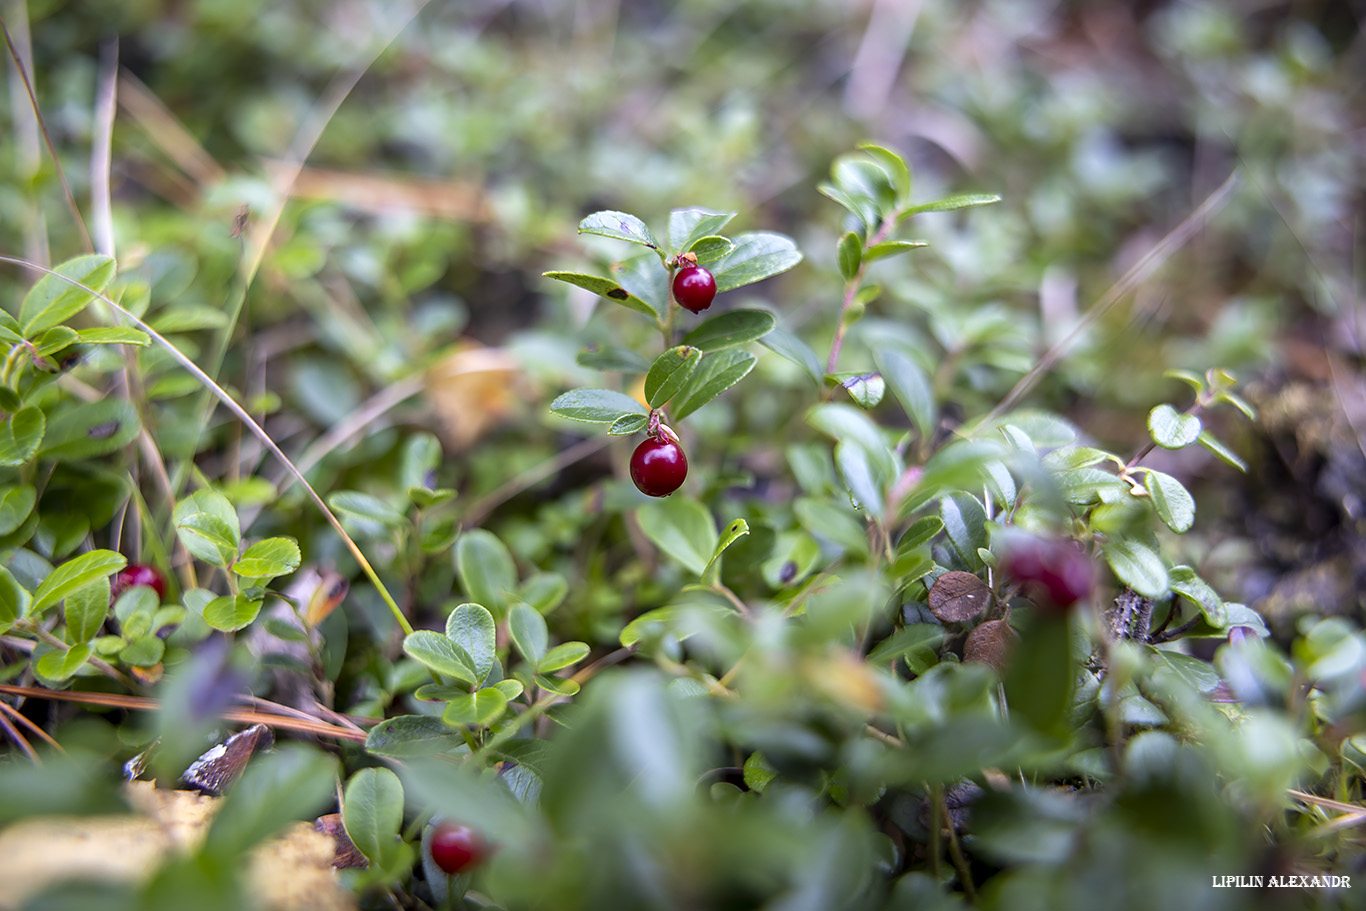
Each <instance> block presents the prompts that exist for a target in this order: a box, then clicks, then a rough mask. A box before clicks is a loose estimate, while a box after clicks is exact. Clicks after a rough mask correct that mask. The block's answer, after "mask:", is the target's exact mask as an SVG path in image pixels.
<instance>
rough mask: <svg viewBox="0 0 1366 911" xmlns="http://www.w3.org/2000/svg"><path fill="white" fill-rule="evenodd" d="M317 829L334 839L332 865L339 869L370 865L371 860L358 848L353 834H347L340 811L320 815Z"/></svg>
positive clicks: (316, 825)
mask: <svg viewBox="0 0 1366 911" xmlns="http://www.w3.org/2000/svg"><path fill="white" fill-rule="evenodd" d="M313 828H314V830H315V831H318V832H321V833H322V834H324V835H326V836H327V837H328V838H331V839H332V843H333V845H335V849H334V851H333V853H332V866H333V867H336V868H337V869H338V870H343V869H345V868H347V867H368V866H370V861H368V860H366V859H365V855H364V854H362V853H360V851H358V850H357V849H356V845H355V842H353V841H351V836H349V835H347V834H346V824H345V823H343V822H342V815H341V814H340V813H328V814H327V815H326V816H319V817H318V819H317V821H316V822H314V823H313Z"/></svg>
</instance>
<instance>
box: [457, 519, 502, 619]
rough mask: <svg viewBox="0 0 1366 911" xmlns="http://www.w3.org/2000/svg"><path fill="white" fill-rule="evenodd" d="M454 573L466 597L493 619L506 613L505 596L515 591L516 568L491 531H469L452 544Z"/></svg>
mask: <svg viewBox="0 0 1366 911" xmlns="http://www.w3.org/2000/svg"><path fill="white" fill-rule="evenodd" d="M455 570H456V572H457V573H458V574H459V575H460V584H461V585H462V586H463V587H464V589H465V594H466V595H468V596H469V599H470V600H471V601H473V602H475V603H476V604H482V605H483V606H484V607H486V608H488V610H489V611H490V612H491V613H492V614H493V615H494V616H495V617H501V616H503V615H504V614H505V613H506V611H507V602H508V595H509V594H510V593H511V592H514V591H516V589H517V565H516V564H515V563H513V562H512V554H511V553H509V552H508V549H507V546H506V545H505V544H503V542H502V541H501V540H499V539H498V536H497V535H495V534H494V533H493V532H491V531H488V530H486V529H483V528H471V529H470V530H469V531H467V532H465V533H464V534H463V535H461V536H460V539H459V540H458V541H456V542H455Z"/></svg>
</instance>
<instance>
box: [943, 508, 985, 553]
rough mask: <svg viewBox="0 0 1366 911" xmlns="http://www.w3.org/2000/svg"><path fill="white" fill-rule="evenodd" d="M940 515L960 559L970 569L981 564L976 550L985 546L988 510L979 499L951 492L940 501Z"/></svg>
mask: <svg viewBox="0 0 1366 911" xmlns="http://www.w3.org/2000/svg"><path fill="white" fill-rule="evenodd" d="M939 518H940V520H941V521H942V522H943V523H944V531H945V532H946V533H947V534H948V536H949V542H950V543H951V544H953V549H954V550H955V551H957V552H958V556H959V558H960V559H962V561H963V562H964V563H965V564H966V565H967V566H969V567H971V568H973V569H977V568H978V567H980V566H981V565H982V558H981V557H980V556H978V554H977V551H978V549H979V548H983V547H986V546H987V530H986V521H987V513H986V510H985V508H983V506H982V501H981V500H978V499H977V498H976V497H974V496H973V495H972V494H970V493H964V492H963V491H957V492H954V493H951V494H949V495H947V496H945V497H944V499H943V500H941V501H940V503H939Z"/></svg>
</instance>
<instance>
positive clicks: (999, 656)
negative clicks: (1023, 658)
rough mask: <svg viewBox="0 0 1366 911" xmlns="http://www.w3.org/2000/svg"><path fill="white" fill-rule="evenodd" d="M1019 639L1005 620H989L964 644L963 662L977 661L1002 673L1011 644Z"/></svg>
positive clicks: (974, 631) (978, 627)
mask: <svg viewBox="0 0 1366 911" xmlns="http://www.w3.org/2000/svg"><path fill="white" fill-rule="evenodd" d="M1018 638H1019V636H1018V635H1016V633H1015V631H1014V630H1013V629H1011V628H1010V624H1009V623H1007V622H1006V621H1005V620H988V621H987V622H986V623H982V624H979V625H978V626H977V628H976V629H974V630H973V631H972V632H970V633H968V639H967V642H965V643H963V660H964V661H976V662H978V663H979V664H985V665H987V666H989V667H993V668H995V669H996V671H997V672H998V673H999V672H1002V671H1004V670H1005V666H1006V656H1007V655H1008V654H1010V647H1011V643H1012V642H1014V640H1016V639H1018Z"/></svg>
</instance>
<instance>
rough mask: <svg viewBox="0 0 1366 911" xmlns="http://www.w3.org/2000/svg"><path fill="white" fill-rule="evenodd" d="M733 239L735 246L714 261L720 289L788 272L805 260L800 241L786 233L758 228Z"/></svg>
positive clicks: (723, 289)
mask: <svg viewBox="0 0 1366 911" xmlns="http://www.w3.org/2000/svg"><path fill="white" fill-rule="evenodd" d="M731 240H733V241H734V242H735V249H734V250H732V251H731V252H730V255H728V256H725V257H723V258H722V259H719V260H717V261H716V262H715V263H712V265H711V273H712V276H713V277H715V279H716V290H717V292H718V293H720V292H722V291H730V290H732V289H734V288H739V287H741V286H742V285H748V284H750V283H752V282H757V281H762V280H763V279H766V278H769V277H770V276H773V275H777V274H778V273H780V272H786V271H787V270H788V269H791V268H792V267H793V266H795V265H797V263H799V262H801V261H802V254H801V252H800V251H798V249H797V245H796V244H795V243H794V242H793V241H792V238H790V237H788V236H787V235H785V234H776V233H772V232H768V231H756V232H753V233H748V234H740V235H738V236H736V237H733V238H731Z"/></svg>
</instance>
